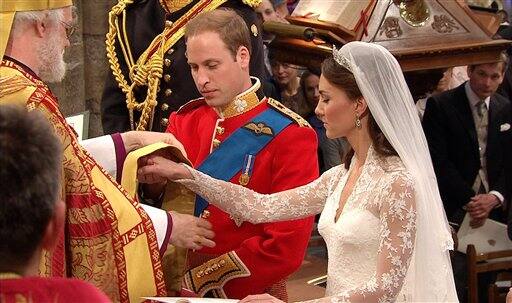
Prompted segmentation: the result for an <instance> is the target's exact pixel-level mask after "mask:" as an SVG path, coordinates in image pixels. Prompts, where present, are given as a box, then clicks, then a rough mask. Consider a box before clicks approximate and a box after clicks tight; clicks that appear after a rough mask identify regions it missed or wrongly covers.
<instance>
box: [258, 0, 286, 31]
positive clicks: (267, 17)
mask: <svg viewBox="0 0 512 303" xmlns="http://www.w3.org/2000/svg"><path fill="white" fill-rule="evenodd" d="M254 11H256V15H257V16H258V19H259V20H260V22H261V24H263V23H264V22H267V21H274V22H282V19H281V18H279V16H278V15H277V13H276V10H275V9H274V7H273V6H272V3H271V2H270V0H263V1H261V3H260V5H258V6H257V7H256V8H255V9H254ZM262 38H263V41H269V40H272V39H274V35H273V34H271V33H268V32H266V31H263V33H262Z"/></svg>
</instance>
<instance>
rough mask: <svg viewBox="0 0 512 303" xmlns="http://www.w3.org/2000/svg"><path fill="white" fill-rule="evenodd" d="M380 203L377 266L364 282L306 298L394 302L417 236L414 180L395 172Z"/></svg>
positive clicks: (320, 300)
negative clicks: (336, 291) (339, 291)
mask: <svg viewBox="0 0 512 303" xmlns="http://www.w3.org/2000/svg"><path fill="white" fill-rule="evenodd" d="M381 201H382V203H381V207H380V214H379V215H380V244H379V252H378V256H377V270H376V272H375V274H374V276H373V277H372V278H371V279H370V280H369V281H368V282H366V283H365V284H363V285H360V286H358V287H356V288H354V289H349V290H346V291H344V292H342V293H340V294H338V295H336V296H331V297H326V298H322V299H319V300H313V301H308V302H395V300H396V297H397V296H398V294H399V292H400V290H401V289H402V286H403V284H404V280H405V276H406V274H407V270H408V268H409V264H410V260H411V257H412V253H413V250H414V241H415V236H416V207H415V199H414V187H413V180H412V179H411V177H410V176H409V175H403V174H402V175H398V176H397V178H395V179H394V180H393V182H391V184H390V187H388V188H387V189H385V194H383V197H382V200H381Z"/></svg>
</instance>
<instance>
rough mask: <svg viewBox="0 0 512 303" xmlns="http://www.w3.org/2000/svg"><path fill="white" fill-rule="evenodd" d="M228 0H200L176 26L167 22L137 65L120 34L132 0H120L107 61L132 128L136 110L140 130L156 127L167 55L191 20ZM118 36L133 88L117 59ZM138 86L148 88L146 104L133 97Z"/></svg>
mask: <svg viewBox="0 0 512 303" xmlns="http://www.w3.org/2000/svg"><path fill="white" fill-rule="evenodd" d="M226 1H227V0H201V1H199V2H198V3H197V4H196V5H194V7H192V8H191V9H190V10H189V11H188V12H187V13H186V14H185V15H183V16H182V17H180V18H179V19H178V20H177V21H176V22H175V23H172V22H170V21H167V22H166V25H165V29H164V31H163V32H162V33H161V34H159V35H158V36H156V37H155V39H154V40H153V41H152V42H151V44H150V45H149V47H148V48H147V49H146V51H145V52H144V53H143V54H142V55H141V56H140V58H139V59H138V60H137V63H136V64H133V65H132V64H130V61H131V62H133V59H131V53H130V51H129V48H130V46H129V43H128V38H127V37H126V36H125V37H124V40H125V41H124V42H125V43H126V45H124V43H123V39H122V37H121V35H120V34H119V32H120V30H119V24H118V17H119V16H120V15H121V14H123V17H124V18H123V32H124V34H125V35H126V26H125V23H124V21H125V16H126V15H125V14H124V11H125V9H126V7H127V6H128V5H129V4H132V3H133V0H119V2H118V3H117V4H116V5H115V6H114V7H113V8H112V9H111V11H110V12H109V20H108V21H109V31H108V33H107V35H106V48H107V58H108V61H109V64H110V68H111V69H112V73H113V75H114V77H115V79H116V81H117V83H118V85H119V88H120V89H121V90H122V91H123V93H125V95H126V106H127V107H128V111H129V113H130V125H131V129H132V130H133V129H135V124H134V121H133V120H134V115H133V111H134V110H137V111H141V112H142V113H141V117H140V120H139V123H137V127H136V129H137V130H146V129H151V126H152V124H153V121H152V120H153V114H154V109H155V107H156V105H157V104H158V103H157V101H156V96H157V93H158V88H159V86H160V79H161V78H162V75H163V61H164V60H163V58H164V53H165V52H166V51H167V50H168V49H170V48H171V47H172V46H173V45H174V44H176V42H178V40H179V39H181V38H182V37H183V35H184V33H185V26H186V24H187V23H188V21H189V20H190V19H192V18H194V17H195V16H196V15H197V14H199V13H201V12H203V11H212V10H214V9H216V8H218V7H219V6H220V5H221V4H223V3H224V2H226ZM116 37H118V39H119V43H120V45H121V49H122V51H123V55H124V57H125V59H126V62H127V64H128V68H129V71H130V80H131V81H132V83H131V85H130V84H129V83H128V81H127V80H126V79H125V77H124V75H123V73H122V71H121V66H120V64H119V59H118V58H117V54H116V49H115V43H116ZM137 86H147V94H146V99H145V100H144V101H143V102H140V103H139V102H137V100H136V99H135V95H134V90H135V88H136V87H137Z"/></svg>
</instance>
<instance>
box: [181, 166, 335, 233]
mask: <svg viewBox="0 0 512 303" xmlns="http://www.w3.org/2000/svg"><path fill="white" fill-rule="evenodd" d="M187 168H188V169H189V171H190V172H191V173H192V176H193V177H194V178H193V179H187V180H177V181H176V182H179V183H181V184H183V185H185V186H186V187H188V188H189V189H191V190H192V191H194V192H196V193H197V194H199V195H200V196H202V197H203V198H205V199H206V200H207V201H208V202H210V203H212V204H214V205H216V206H217V207H219V208H221V209H222V210H224V211H225V212H227V213H229V214H231V215H233V216H235V217H238V218H240V219H243V220H244V221H248V222H250V223H253V224H259V223H264V222H272V221H285V220H291V219H299V218H304V217H307V216H310V215H313V214H318V213H320V212H321V211H322V209H323V207H324V204H325V201H326V199H327V196H328V195H329V193H330V192H331V189H332V187H333V185H334V184H335V183H336V182H337V181H338V180H339V178H340V176H341V174H342V173H343V172H344V171H345V169H344V168H343V167H342V166H336V167H333V168H331V169H330V170H328V171H327V172H325V173H324V174H323V175H322V176H320V177H319V178H318V179H316V180H315V181H313V182H311V183H309V184H306V185H304V186H301V187H297V188H294V189H290V190H286V191H282V192H279V193H275V194H269V195H264V194H259V193H257V192H255V191H252V190H250V189H248V188H245V187H243V186H240V185H236V184H233V183H230V182H225V181H221V180H217V179H214V178H212V177H210V176H208V175H205V174H203V173H201V172H199V171H197V170H195V169H193V168H190V167H188V166H187Z"/></svg>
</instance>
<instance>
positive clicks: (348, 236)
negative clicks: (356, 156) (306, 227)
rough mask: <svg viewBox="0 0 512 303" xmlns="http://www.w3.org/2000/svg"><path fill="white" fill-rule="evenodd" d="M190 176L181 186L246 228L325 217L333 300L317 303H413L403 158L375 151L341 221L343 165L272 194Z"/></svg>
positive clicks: (410, 203)
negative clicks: (406, 288) (406, 289)
mask: <svg viewBox="0 0 512 303" xmlns="http://www.w3.org/2000/svg"><path fill="white" fill-rule="evenodd" d="M354 161H355V160H354ZM353 164H354V163H353ZM352 167H353V165H352V166H351V168H350V169H352ZM190 171H191V172H192V175H193V176H194V179H193V180H179V181H178V182H180V183H182V184H184V185H186V186H187V187H189V188H190V189H192V190H193V191H195V192H197V193H198V194H200V195H201V196H203V197H204V198H205V199H206V200H208V201H210V203H213V204H215V205H217V206H218V207H220V208H221V209H223V210H225V211H226V212H228V213H230V214H232V215H233V217H235V218H239V219H242V220H244V221H249V222H251V223H262V222H268V221H280V220H289V219H292V218H299V217H306V216H310V215H312V214H317V213H320V212H321V213H322V215H321V217H320V221H319V224H318V229H319V232H320V234H321V235H322V236H323V237H324V239H325V242H326V243H327V250H328V275H327V291H326V295H327V297H326V298H322V299H320V300H318V301H328V302H333V301H334V302H337V301H340V302H393V301H395V300H398V301H409V300H410V299H411V298H407V297H404V296H402V295H400V290H401V289H402V285H403V283H404V278H405V275H406V273H407V269H408V267H409V263H410V259H411V255H412V252H413V248H414V240H415V231H416V229H415V227H416V225H415V223H416V211H415V200H414V188H413V180H412V178H411V176H410V175H409V173H408V172H407V171H406V169H405V167H404V166H403V163H402V161H401V160H400V159H399V158H398V157H387V158H381V157H379V156H377V153H376V152H375V151H374V150H373V148H370V150H369V151H368V155H367V159H366V161H365V163H364V165H363V170H362V173H361V175H360V177H359V179H358V180H357V182H356V184H355V186H354V188H353V191H352V193H351V194H350V196H349V197H348V199H347V201H346V203H345V206H344V208H343V210H342V213H341V215H340V217H339V219H338V220H337V221H335V216H336V210H337V209H338V205H339V201H340V196H341V192H342V190H343V188H344V186H345V183H346V181H347V178H348V175H349V174H348V173H347V170H346V169H344V168H343V167H342V166H337V167H334V168H332V169H330V170H329V171H327V172H326V173H324V174H323V175H322V176H321V177H320V178H319V179H317V180H315V181H313V182H312V183H310V184H308V185H304V186H302V187H299V188H296V189H291V190H287V191H284V192H280V193H276V194H271V195H262V194H258V193H255V192H253V191H251V190H248V189H246V188H244V187H242V186H237V185H234V184H232V183H228V182H223V181H219V180H215V179H213V178H211V177H209V176H207V175H204V174H202V173H200V172H198V171H195V170H193V169H190Z"/></svg>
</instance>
